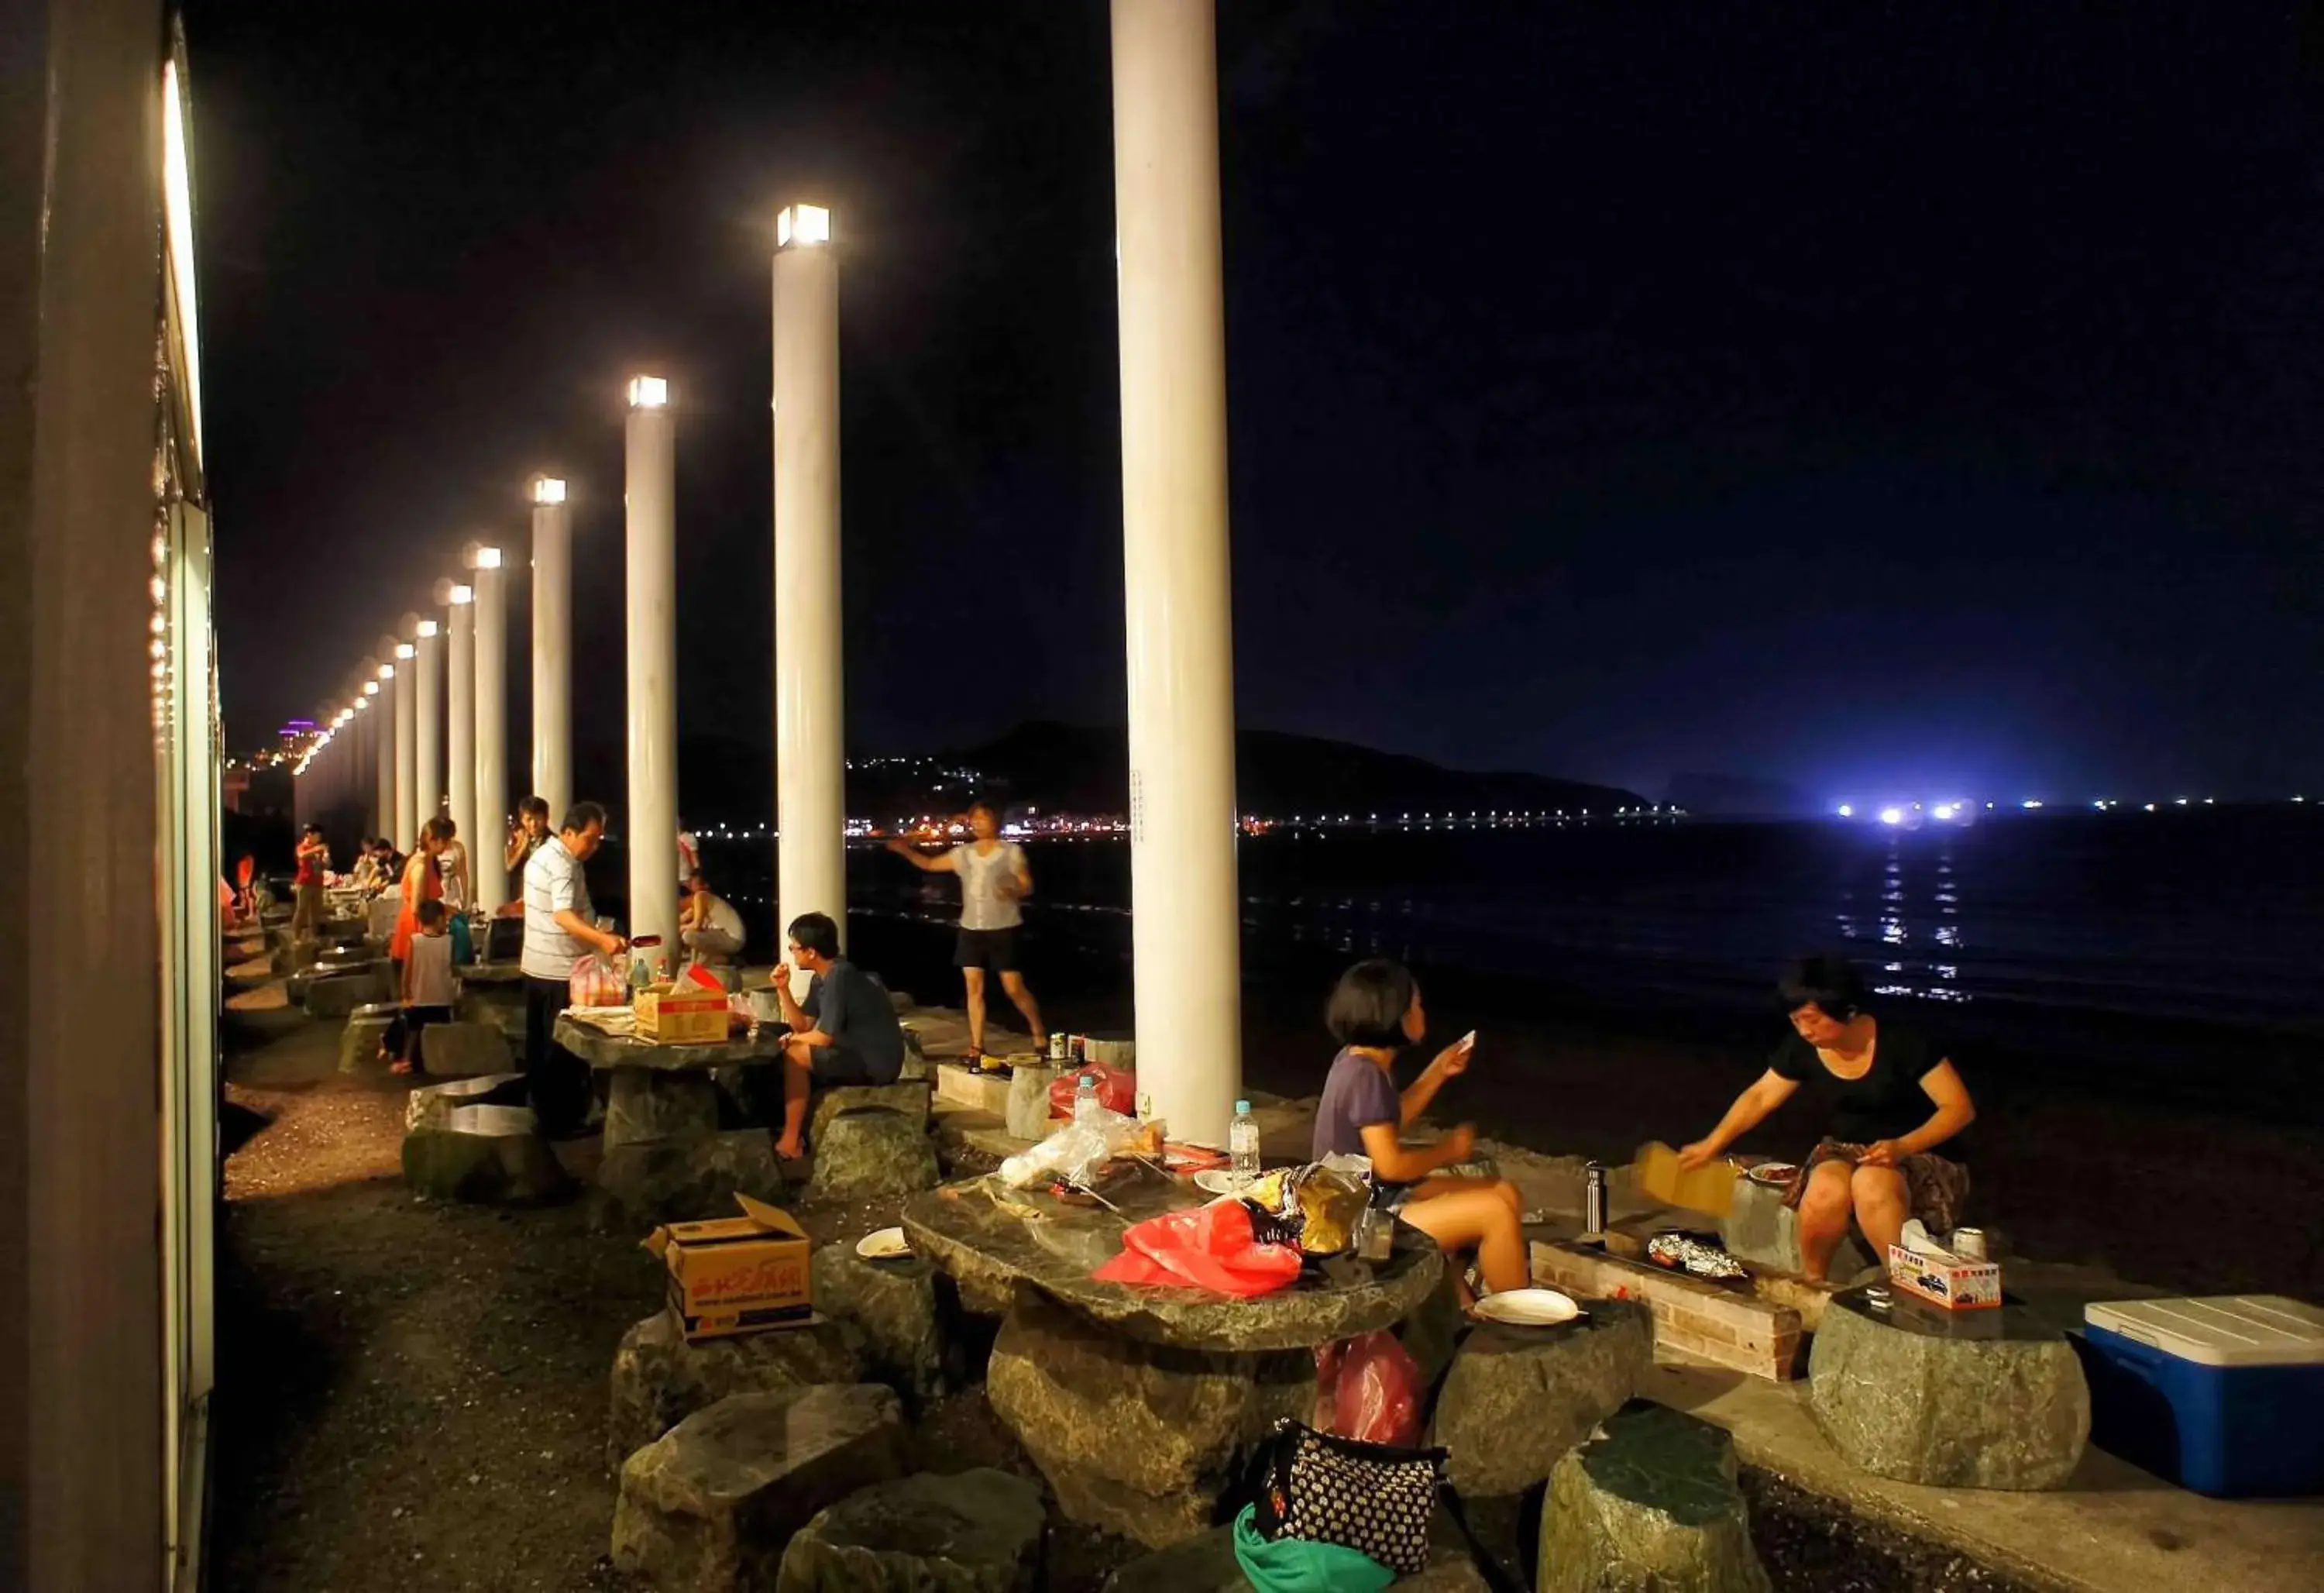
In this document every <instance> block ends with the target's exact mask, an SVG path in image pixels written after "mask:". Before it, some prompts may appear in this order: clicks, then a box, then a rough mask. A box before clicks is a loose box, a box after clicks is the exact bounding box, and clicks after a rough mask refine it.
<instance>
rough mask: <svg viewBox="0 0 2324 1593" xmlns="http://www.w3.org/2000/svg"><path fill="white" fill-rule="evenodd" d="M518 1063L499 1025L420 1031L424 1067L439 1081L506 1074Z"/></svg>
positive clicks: (450, 1026) (448, 1025) (443, 1025)
mask: <svg viewBox="0 0 2324 1593" xmlns="http://www.w3.org/2000/svg"><path fill="white" fill-rule="evenodd" d="M515 1062H516V1057H515V1054H514V1052H512V1051H511V1050H510V1048H509V1042H508V1037H507V1036H506V1035H504V1034H503V1033H501V1031H500V1026H499V1025H498V1024H496V1023H458V1022H454V1023H430V1024H429V1025H428V1027H426V1028H425V1029H422V1030H421V1031H420V1067H421V1069H422V1070H425V1071H427V1072H429V1073H432V1074H434V1075H435V1076H436V1077H438V1078H439V1079H473V1078H475V1077H477V1076H478V1075H480V1074H485V1073H505V1072H507V1071H508V1070H509V1069H510V1068H512V1067H513V1066H514V1065H515Z"/></svg>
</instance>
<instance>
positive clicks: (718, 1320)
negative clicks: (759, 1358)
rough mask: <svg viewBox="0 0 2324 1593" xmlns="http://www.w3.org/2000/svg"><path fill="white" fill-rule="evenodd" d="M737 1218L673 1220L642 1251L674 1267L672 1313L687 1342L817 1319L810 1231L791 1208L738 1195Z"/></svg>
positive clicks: (670, 1274) (793, 1326) (791, 1325)
mask: <svg viewBox="0 0 2324 1593" xmlns="http://www.w3.org/2000/svg"><path fill="white" fill-rule="evenodd" d="M734 1202H735V1204H736V1205H738V1206H740V1207H741V1208H742V1216H740V1217H722V1218H713V1219H712V1220H710V1221H708V1222H675V1223H668V1224H665V1225H664V1226H662V1227H658V1228H656V1229H654V1231H653V1232H652V1233H650V1234H649V1235H648V1236H646V1240H645V1247H646V1248H647V1249H648V1250H650V1251H652V1252H653V1253H654V1254H655V1255H658V1256H659V1257H661V1260H662V1264H663V1265H665V1266H667V1267H668V1268H669V1309H670V1312H671V1314H672V1315H674V1316H675V1317H677V1319H678V1326H679V1328H680V1329H683V1330H684V1332H685V1334H686V1337H687V1340H688V1342H694V1341H698V1340H700V1339H704V1338H724V1337H726V1336H727V1335H729V1334H733V1333H756V1332H759V1331H761V1329H768V1328H796V1327H801V1326H804V1325H805V1324H806V1323H807V1322H809V1321H811V1320H813V1319H814V1307H813V1305H812V1303H811V1301H809V1298H808V1292H807V1254H808V1251H809V1249H810V1247H811V1246H810V1244H809V1241H808V1239H807V1230H806V1229H804V1228H802V1227H799V1225H798V1223H797V1222H796V1221H794V1220H792V1218H791V1216H790V1214H789V1213H788V1212H787V1211H779V1210H777V1209H775V1208H774V1207H772V1206H769V1205H766V1204H763V1203H762V1202H761V1201H757V1200H753V1199H751V1197H750V1196H748V1195H736V1196H735V1197H734Z"/></svg>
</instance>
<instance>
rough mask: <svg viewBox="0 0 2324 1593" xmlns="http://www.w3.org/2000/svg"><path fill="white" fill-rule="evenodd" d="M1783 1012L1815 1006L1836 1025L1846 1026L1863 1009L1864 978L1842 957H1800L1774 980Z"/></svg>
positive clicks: (1776, 994) (1792, 1011) (1793, 1011)
mask: <svg viewBox="0 0 2324 1593" xmlns="http://www.w3.org/2000/svg"><path fill="white" fill-rule="evenodd" d="M1775 996H1776V998H1777V999H1778V1000H1780V1001H1781V1002H1782V1003H1783V1004H1784V1012H1786V1013H1795V1012H1797V1011H1799V1010H1800V1008H1802V1007H1803V1006H1812V1007H1814V1008H1815V1009H1816V1010H1817V1011H1818V1012H1820V1013H1821V1014H1823V1015H1824V1016H1825V1017H1828V1018H1830V1019H1831V1021H1832V1022H1833V1023H1846V1022H1848V1021H1849V1019H1850V1018H1852V1017H1854V1016H1856V1014H1858V1013H1860V1012H1862V1011H1863V1010H1864V1006H1865V999H1866V997H1865V990H1864V979H1863V977H1862V976H1860V975H1859V974H1858V973H1857V971H1856V968H1855V966H1854V965H1853V964H1851V963H1850V962H1849V960H1848V959H1846V958H1844V957H1832V956H1829V955H1818V956H1814V957H1803V958H1801V959H1799V960H1798V961H1796V962H1794V963H1793V964H1792V966H1791V967H1789V968H1785V969H1784V977H1782V978H1780V979H1778V980H1776V981H1775Z"/></svg>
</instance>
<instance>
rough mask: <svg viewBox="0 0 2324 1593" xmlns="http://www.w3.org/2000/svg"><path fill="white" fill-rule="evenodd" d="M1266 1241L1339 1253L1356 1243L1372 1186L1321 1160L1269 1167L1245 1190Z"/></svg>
mask: <svg viewBox="0 0 2324 1593" xmlns="http://www.w3.org/2000/svg"><path fill="white" fill-rule="evenodd" d="M1242 1199H1243V1203H1244V1204H1245V1205H1247V1206H1250V1207H1251V1208H1252V1209H1253V1210H1254V1212H1255V1217H1256V1220H1255V1221H1254V1224H1253V1227H1254V1229H1255V1230H1256V1232H1257V1234H1258V1236H1259V1242H1260V1243H1262V1244H1293V1245H1296V1246H1299V1249H1300V1251H1301V1253H1302V1254H1303V1255H1344V1254H1346V1253H1347V1252H1349V1251H1351V1250H1353V1249H1354V1248H1355V1245H1356V1225H1357V1224H1358V1223H1359V1222H1360V1221H1361V1220H1362V1218H1363V1214H1364V1208H1365V1207H1366V1206H1368V1205H1369V1204H1370V1203H1371V1190H1370V1187H1369V1185H1367V1184H1366V1183H1365V1182H1364V1181H1363V1180H1362V1179H1360V1178H1359V1177H1357V1176H1356V1175H1355V1174H1353V1173H1351V1172H1342V1170H1340V1169H1338V1168H1336V1167H1326V1166H1324V1165H1323V1163H1322V1162H1316V1163H1314V1164H1313V1165H1310V1166H1306V1167H1293V1168H1288V1169H1285V1170H1282V1171H1279V1172H1270V1173H1268V1174H1267V1175H1266V1176H1265V1177H1263V1178H1261V1179H1260V1180H1259V1181H1258V1182H1257V1183H1255V1184H1253V1185H1251V1186H1250V1188H1249V1189H1247V1190H1244V1191H1243V1192H1242Z"/></svg>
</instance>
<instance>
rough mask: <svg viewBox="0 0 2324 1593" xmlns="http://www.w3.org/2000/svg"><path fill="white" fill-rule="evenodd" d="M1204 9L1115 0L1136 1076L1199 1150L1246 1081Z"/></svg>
mask: <svg viewBox="0 0 2324 1593" xmlns="http://www.w3.org/2000/svg"><path fill="white" fill-rule="evenodd" d="M1215 24H1216V14H1215V9H1214V6H1213V0H1113V181H1114V227H1115V236H1116V243H1117V248H1118V250H1119V255H1120V266H1119V274H1120V287H1119V305H1120V311H1119V313H1120V322H1121V477H1122V481H1121V497H1122V516H1121V532H1122V564H1123V570H1122V577H1123V584H1124V588H1125V599H1126V601H1125V607H1126V610H1127V616H1128V620H1129V665H1130V671H1129V684H1130V907H1131V915H1130V949H1131V955H1132V958H1133V961H1134V968H1133V987H1134V990H1135V995H1136V1000H1137V1010H1138V1018H1139V1025H1138V1079H1139V1089H1140V1090H1141V1091H1142V1092H1144V1093H1148V1094H1150V1095H1151V1096H1152V1097H1153V1098H1154V1109H1155V1111H1156V1112H1157V1114H1158V1115H1159V1116H1162V1117H1164V1118H1166V1119H1167V1120H1168V1122H1169V1125H1170V1129H1171V1132H1172V1134H1173V1135H1175V1136H1176V1137H1180V1138H1183V1139H1186V1140H1189V1141H1192V1142H1194V1143H1195V1144H1206V1145H1213V1146H1218V1145H1223V1144H1226V1136H1227V1124H1228V1121H1229V1119H1230V1118H1231V1116H1232V1114H1233V1109H1234V1098H1235V1094H1236V1091H1237V1090H1238V1089H1239V1088H1240V1079H1241V1076H1242V1062H1241V1057H1242V1046H1241V1020H1242V1013H1241V1005H1242V1003H1241V975H1240V929H1241V915H1240V911H1239V909H1238V906H1237V900H1236V893H1235V833H1236V832H1235V782H1234V660H1233V645H1232V644H1233V625H1232V619H1231V598H1230V585H1231V571H1230V568H1229V562H1228V553H1227V429H1226V325H1225V316H1224V310H1223V303H1222V298H1223V295H1222V288H1221V284H1220V273H1221V263H1220V243H1219V103H1218V57H1217V39H1216V32H1215ZM1148 1018H1151V1019H1152V1020H1153V1022H1152V1023H1147V1022H1145V1020H1146V1019H1148Z"/></svg>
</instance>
